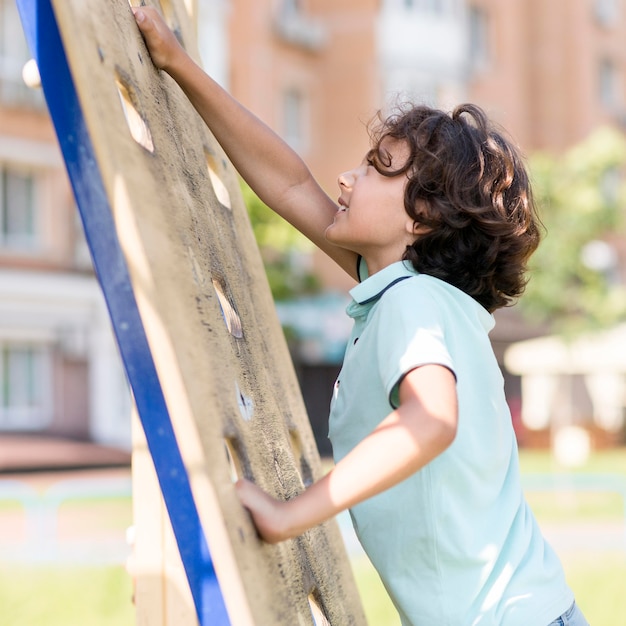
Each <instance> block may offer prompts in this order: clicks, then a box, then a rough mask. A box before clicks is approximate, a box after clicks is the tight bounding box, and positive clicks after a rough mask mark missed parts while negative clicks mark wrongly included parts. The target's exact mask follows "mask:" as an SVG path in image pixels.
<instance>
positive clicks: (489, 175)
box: [368, 104, 540, 312]
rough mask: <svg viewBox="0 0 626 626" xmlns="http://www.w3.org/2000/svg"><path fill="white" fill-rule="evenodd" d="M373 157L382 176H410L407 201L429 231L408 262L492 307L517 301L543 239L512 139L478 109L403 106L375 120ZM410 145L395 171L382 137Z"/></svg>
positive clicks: (418, 222) (420, 238)
mask: <svg viewBox="0 0 626 626" xmlns="http://www.w3.org/2000/svg"><path fill="white" fill-rule="evenodd" d="M370 134H371V136H372V146H373V148H372V150H370V152H369V155H368V159H369V161H370V162H371V163H372V164H373V165H374V167H376V169H377V170H378V171H379V172H380V173H381V174H383V175H385V176H398V175H402V174H405V175H406V176H407V178H408V180H407V184H406V188H405V195H404V206H405V210H406V212H407V213H408V215H409V216H410V217H412V218H413V220H414V221H415V224H416V225H419V226H421V227H422V232H421V233H420V234H419V236H418V237H417V238H416V240H415V242H414V243H413V245H411V246H407V249H406V251H405V253H404V256H403V259H404V260H408V261H411V263H412V264H413V266H414V267H415V269H416V270H417V271H418V272H421V273H423V274H429V275H431V276H435V277H437V278H440V279H442V280H445V281H446V282H448V283H450V284H451V285H454V286H455V287H457V288H459V289H461V290H462V291H464V292H465V293H467V294H469V295H470V296H472V297H473V298H474V299H475V300H477V301H478V302H479V303H480V304H481V305H483V306H484V307H485V308H486V309H487V310H488V311H490V312H492V311H494V310H495V309H498V308H500V307H503V306H507V305H510V304H512V302H513V300H514V299H515V298H516V297H517V296H519V295H521V294H522V293H523V291H524V288H525V286H526V283H527V278H526V265H527V262H528V259H529V257H530V255H531V254H532V253H533V252H534V250H535V249H536V248H537V246H538V244H539V240H540V222H539V219H538V217H537V214H536V208H535V204H534V201H533V197H532V190H531V186H530V180H529V176H528V173H527V171H526V168H525V165H524V163H523V160H522V157H521V155H520V153H519V151H518V150H517V148H516V147H515V146H514V145H513V143H512V142H511V141H510V140H508V139H506V138H505V137H504V134H503V133H502V132H501V131H500V130H498V129H496V127H495V126H494V125H493V124H491V123H490V122H489V120H488V119H487V116H486V115H485V113H484V112H483V110H482V109H480V108H479V107H478V106H476V105H473V104H462V105H460V106H458V107H456V108H455V109H454V110H453V111H452V113H450V114H448V113H445V112H443V111H439V110H437V109H432V108H430V107H427V106H412V107H410V108H406V107H403V108H400V109H399V110H398V111H397V112H395V113H393V114H392V115H390V116H389V117H387V118H386V119H385V120H381V119H380V118H379V122H378V124H377V125H376V126H374V125H370ZM387 137H388V138H392V139H396V140H403V141H406V142H407V145H408V147H409V150H410V156H409V157H408V159H407V161H406V163H404V164H403V165H402V167H400V168H395V169H390V165H391V163H390V161H389V158H388V156H389V155H388V154H386V153H385V151H384V150H383V149H382V148H381V143H382V141H383V140H384V139H385V138H387Z"/></svg>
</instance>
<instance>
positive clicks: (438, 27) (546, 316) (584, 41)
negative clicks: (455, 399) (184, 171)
mask: <svg viewBox="0 0 626 626" xmlns="http://www.w3.org/2000/svg"><path fill="white" fill-rule="evenodd" d="M151 4H155V5H159V4H161V8H162V9H163V10H164V11H165V12H167V11H168V10H171V5H170V3H169V2H167V1H165V0H164V1H163V2H162V3H159V2H158V1H157V0H155V1H154V2H152V3H151ZM188 6H189V8H190V10H191V11H193V13H194V14H195V16H196V17H197V24H198V42H199V49H200V53H201V57H202V62H203V64H204V67H205V69H206V70H207V71H208V72H209V73H210V74H211V75H212V76H213V77H214V78H216V79H217V80H218V81H219V82H220V83H221V84H223V85H224V86H225V87H226V88H227V89H228V90H229V91H230V92H231V93H232V94H233V95H234V96H235V97H236V98H238V99H239V100H240V101H241V102H242V103H243V104H244V105H245V106H247V107H248V108H250V109H251V110H252V111H253V112H255V113H256V114H257V115H258V116H259V117H261V118H262V119H263V120H264V121H265V122H266V123H268V124H269V125H270V126H271V127H272V128H274V130H276V131H277V132H278V133H279V134H280V135H281V136H283V137H284V138H285V139H286V140H287V141H288V142H289V143H290V144H291V145H292V146H293V147H294V148H295V149H296V150H297V151H298V152H299V153H300V154H301V156H302V157H303V158H304V159H305V161H307V163H308V164H309V166H310V167H311V169H312V171H313V173H314V174H315V175H316V177H317V178H318V179H319V181H320V182H321V184H322V186H323V187H324V188H325V189H326V190H327V191H328V193H329V194H330V195H331V197H336V196H337V195H338V187H337V184H336V179H337V176H338V174H339V173H341V172H343V171H345V170H348V169H350V168H352V167H353V166H354V165H355V164H357V163H359V162H360V160H361V159H362V157H363V154H364V153H365V151H366V150H367V148H368V135H367V132H366V126H367V123H368V121H369V120H371V119H372V118H373V117H374V116H375V115H376V114H377V112H378V111H383V112H387V111H389V110H390V109H392V108H393V107H394V105H396V104H398V103H402V102H405V101H408V100H410V101H417V102H424V103H427V104H430V105H435V106H438V107H440V108H443V109H450V108H452V107H453V106H454V105H455V104H458V103H461V102H467V101H469V102H475V103H477V104H479V105H480V106H482V107H483V108H484V109H485V110H486V111H487V113H488V114H489V115H490V117H491V118H492V119H493V120H495V121H496V122H498V123H499V124H501V125H502V126H503V127H504V128H505V129H506V130H507V131H508V133H509V134H510V135H511V136H512V137H513V139H514V140H515V141H516V142H517V143H518V144H519V145H520V147H521V149H522V151H523V153H524V154H525V155H526V158H527V161H528V164H529V168H530V171H531V175H532V178H533V182H534V188H535V195H536V199H537V201H538V203H539V206H540V211H541V217H542V220H543V222H544V224H545V227H546V231H547V236H546V238H545V240H544V242H543V243H542V245H541V246H540V249H539V251H538V252H537V253H536V255H535V257H534V259H533V262H532V278H531V281H530V283H529V286H528V289H527V293H526V294H525V296H524V297H523V298H522V300H521V302H520V303H519V304H517V305H516V306H514V307H511V308H508V309H505V310H503V311H499V312H498V313H497V314H496V319H497V324H496V327H495V329H494V331H493V332H492V334H491V339H492V343H493V346H494V350H495V353H496V355H497V357H498V361H499V363H500V366H501V368H502V372H503V375H504V379H505V384H506V393H507V398H508V401H509V405H510V407H511V412H512V418H513V421H514V426H515V429H516V432H517V434H518V440H519V444H520V448H521V457H522V468H523V470H524V472H525V480H526V487H527V493H528V497H529V500H531V504H532V505H533V507H534V508H535V510H536V511H537V514H538V516H539V518H540V522H541V523H542V527H544V529H545V530H546V534H548V535H549V538H550V539H551V540H552V541H553V543H555V544H556V547H557V550H559V552H560V553H561V554H562V556H563V557H564V561H565V563H566V567H567V569H568V574H569V575H570V577H571V580H570V582H571V583H572V585H573V586H574V585H575V586H576V591H577V593H578V594H579V596H581V595H582V599H581V602H580V603H581V604H582V605H583V609H585V610H586V611H587V612H588V613H589V618H590V621H591V622H592V623H593V624H597V625H599V626H611V625H612V624H615V625H620V626H623V624H624V623H626V600H625V598H624V597H623V589H624V585H626V460H625V456H626V455H625V454H624V446H625V444H626V434H625V433H626V431H625V426H624V416H625V415H626V385H625V382H626V230H625V228H624V225H625V222H624V218H625V214H626V187H625V178H624V174H625V172H626V170H625V167H626V44H625V42H626V1H625V0H550V1H549V2H545V1H544V0H506V1H504V0H379V1H375V0H190V1H189V2H188ZM29 58H30V54H29V52H28V49H27V46H26V43H25V40H24V36H23V34H22V28H21V23H20V20H19V15H18V12H17V8H16V4H15V0H0V472H1V473H0V615H2V616H3V617H1V618H0V621H1V622H2V623H3V624H46V625H53V624H55V623H56V622H55V621H53V617H51V615H56V616H57V617H58V619H59V622H58V623H64V624H66V625H67V624H70V623H73V622H72V621H71V619H72V617H71V616H74V617H78V618H81V617H82V621H80V623H82V624H85V623H89V624H99V623H103V624H104V623H111V624H113V623H116V624H130V623H133V622H132V605H131V603H130V596H131V593H132V590H131V585H130V581H129V580H128V576H127V575H126V573H125V572H124V568H123V564H124V560H125V558H126V556H127V555H128V553H129V550H130V547H129V545H128V543H127V540H126V536H125V532H126V528H127V527H128V526H130V525H131V524H132V514H131V506H130V479H129V476H130V470H129V466H130V448H131V427H130V413H131V401H130V394H129V391H128V388H127V384H126V381H125V377H124V374H123V370H122V367H121V364H120V361H119V357H118V352H117V348H116V345H115V342H114V339H113V335H112V332H111V329H110V325H109V321H108V315H107V312H106V308H105V305H104V302H103V299H102V296H101V294H100V291H99V287H98V284H97V281H96V279H95V277H94V274H93V269H92V265H91V260H90V256H89V250H88V248H87V245H86V243H85V240H84V236H83V232H82V226H81V224H80V218H79V216H78V212H77V210H76V206H75V203H74V200H73V196H72V193H71V189H70V186H69V183H68V180H67V178H66V174H65V170H64V165H63V160H62V157H61V155H60V152H59V150H58V147H57V144H56V139H55V135H54V130H53V127H52V124H51V122H50V120H49V117H48V115H47V111H46V106H45V102H44V99H43V96H42V93H41V91H40V90H38V89H36V88H34V89H33V88H31V87H29V86H27V83H28V84H33V83H36V71H35V70H34V68H33V67H32V63H29ZM242 190H243V193H244V196H245V198H246V201H247V205H248V207H249V211H250V216H251V220H252V222H253V226H254V229H255V233H256V235H257V240H258V242H259V246H260V248H261V251H262V254H263V258H264V260H265V262H266V269H267V273H268V277H269V280H270V284H271V287H272V291H273V293H274V296H275V299H276V302H277V308H278V311H279V316H280V318H281V321H282V323H283V326H284V329H285V335H286V337H287V341H288V343H289V346H290V349H291V353H292V356H293V361H294V366H295V368H296V371H297V374H298V377H299V380H300V382H301V388H302V393H303V396H304V399H305V403H306V405H307V408H308V411H309V416H310V419H311V422H312V425H313V428H314V432H315V435H316V440H317V443H318V447H319V449H320V453H321V454H322V455H324V456H327V455H329V454H330V447H329V443H328V440H327V436H326V435H327V432H326V419H327V412H328V404H329V401H330V392H331V389H332V384H333V382H334V379H335V377H336V375H337V373H338V370H339V365H340V362H341V358H342V355H343V349H344V347H345V342H346V340H347V337H348V334H349V330H350V323H349V320H348V318H347V317H346V316H345V314H344V309H345V306H346V304H347V302H348V299H347V294H346V292H347V290H348V289H349V288H350V287H351V286H352V282H351V281H350V279H349V278H348V277H347V276H345V275H343V274H342V273H341V271H340V270H337V269H336V268H335V267H333V266H332V264H331V263H330V262H329V261H327V260H326V259H325V258H324V257H323V256H321V255H318V254H316V252H315V251H314V250H313V249H312V248H311V247H310V246H308V245H307V242H305V241H303V240H302V239H301V238H300V237H299V236H298V235H297V234H296V233H295V232H293V230H292V229H291V228H290V227H289V226H287V225H285V224H283V223H281V222H279V221H277V220H276V218H274V216H273V215H272V214H271V213H270V212H269V210H268V209H267V208H266V207H264V206H263V205H262V203H261V202H260V201H259V200H258V199H257V198H256V197H255V196H254V194H253V193H252V192H251V191H250V190H249V189H248V188H246V187H245V185H242ZM100 526H102V528H101V527H100ZM87 531H90V532H91V535H90V534H89V532H87ZM103 546H104V547H103ZM361 558H362V557H361V556H358V558H357V557H355V559H356V560H357V561H359V563H361V561H360V559H361ZM59 568H60V569H59ZM84 568H87V570H85V569H84ZM85 571H88V572H89V576H86V575H85V574H84V572H85ZM19 572H22V573H23V581H22V579H21V578H20V574H19ZM60 572H62V574H61V573H60ZM358 572H359V573H358V577H359V584H362V585H366V586H368V585H370V584H372V585H374V586H376V584H377V583H376V580H375V577H372V576H371V573H370V572H369V570H368V569H367V565H363V566H362V567H361V566H359V569H358ZM63 576H67V577H68V578H67V579H64V578H63ZM102 577H105V578H104V579H103V578H102ZM105 579H106V580H105ZM86 580H91V581H97V582H96V584H95V587H96V588H97V589H98V592H100V591H102V592H103V594H104V595H103V597H102V598H100V596H98V598H97V599H94V598H92V597H91V596H90V593H91V591H88V590H86V589H84V588H82V587H80V584H83V585H84V583H85V581H86ZM38 583H39V584H40V586H41V587H42V588H44V587H45V588H46V589H48V590H50V589H52V590H53V591H52V594H51V595H52V596H54V600H55V601H56V604H55V605H54V607H55V608H50V607H51V606H52V605H50V606H48V607H47V608H46V606H47V605H45V603H44V604H43V605H41V604H40V606H39V609H36V610H35V609H32V607H33V606H34V605H33V603H32V601H31V600H30V598H32V595H33V588H34V585H36V584H38ZM73 585H79V586H78V587H76V589H78V591H76V592H75V593H72V594H71V597H72V600H71V601H70V600H65V599H62V598H64V597H65V596H64V594H63V592H61V589H65V590H67V589H74V587H73ZM366 588H367V589H369V587H366ZM90 589H91V588H90ZM3 590H4V591H3ZM105 591H106V593H105ZM20 594H22V595H20ZM49 595H50V594H49ZM364 597H366V598H368V601H369V598H370V597H371V598H374V597H378V596H377V595H376V594H374V593H369V592H368V591H366V592H364ZM81 598H82V599H84V600H85V608H78V607H79V606H82V605H77V604H76V603H77V602H79V599H81ZM51 601H52V600H51ZM376 603H378V600H376ZM94 605H95V606H100V607H101V608H100V609H99V610H98V611H96V613H94V615H96V614H97V615H99V616H100V617H98V618H96V617H92V616H91V614H89V615H90V618H89V620H87V621H85V611H88V610H89V609H88V608H86V607H87V606H89V607H93V606H94ZM104 606H106V607H109V608H102V607H104ZM381 606H382V608H381V609H380V611H381V613H379V614H378V613H375V611H378V610H379V609H378V608H377V607H378V604H376V607H374V608H369V607H368V611H371V612H370V613H369V615H370V621H371V624H372V625H374V626H384V625H386V624H396V623H397V622H396V621H393V619H394V618H393V617H389V615H390V614H391V613H389V610H388V607H387V606H386V605H385V600H384V598H383V599H382V600H381ZM3 607H4V608H3ZM27 607H31V609H32V611H34V613H33V612H32V611H31V613H27V611H28V610H31V609H28V608H27ZM606 607H610V608H612V609H613V610H612V611H608V610H607V609H606ZM65 609H67V613H64V612H63V611H64V610H65ZM24 611H26V613H25V612H24ZM37 611H39V612H37ZM120 611H121V613H120ZM601 611H606V612H605V613H601ZM616 612H617V616H616ZM109 614H111V615H112V616H113V617H111V618H110V619H111V620H112V621H102V622H100V621H97V619H101V617H102V615H109ZM5 615H8V617H6V619H5V617H4V616H5ZM592 615H593V616H594V617H595V619H591V617H592ZM102 619H109V618H102ZM76 623H79V622H78V621H77V622H76Z"/></svg>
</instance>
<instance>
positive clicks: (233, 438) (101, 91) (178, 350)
mask: <svg viewBox="0 0 626 626" xmlns="http://www.w3.org/2000/svg"><path fill="white" fill-rule="evenodd" d="M149 4H153V5H155V6H159V7H160V8H161V9H163V10H164V14H165V16H166V18H167V19H168V22H169V24H170V26H171V27H172V28H173V29H174V31H175V32H176V33H177V35H178V36H179V38H180V40H181V41H182V42H183V44H184V45H185V47H186V48H187V50H188V51H190V53H191V54H192V56H194V57H196V58H197V56H198V55H197V52H196V45H195V41H194V29H193V20H192V19H191V18H190V16H189V15H188V13H187V9H186V8H185V5H184V3H183V2H182V1H175V0H171V1H168V2H164V5H165V6H162V7H161V5H160V3H159V2H150V3H149ZM53 7H54V11H55V15H56V19H57V23H58V25H59V29H60V32H61V34H62V39H63V44H64V47H65V52H66V56H67V59H68V63H69V66H70V69H71V73H72V76H73V78H74V81H75V86H76V90H77V93H78V97H79V100H80V104H81V108H82V111H83V115H84V117H85V121H86V125H87V129H88V133H89V136H90V138H91V141H92V143H93V146H94V151H95V159H96V161H97V166H98V169H99V171H100V173H101V176H102V180H103V183H104V187H105V190H106V194H107V197H108V200H109V204H110V206H111V211H112V213H113V217H114V223H115V228H116V232H117V237H118V239H119V242H120V245H121V248H122V250H123V253H124V258H125V261H126V264H127V266H128V271H129V274H130V279H131V285H132V290H133V293H134V296H135V299H136V302H137V306H138V309H139V313H140V317H141V321H142V325H143V327H144V329H145V332H146V336H147V338H148V343H149V346H150V352H151V354H152V358H153V360H154V363H155V365H156V369H157V373H158V378H159V381H160V384H161V387H162V389H163V393H164V396H165V400H166V404H167V407H168V411H169V415H170V417H171V419H172V423H173V427H174V431H175V433H176V439H177V442H178V445H179V447H180V450H181V453H182V457H183V460H184V464H185V468H186V470H187V473H188V475H189V481H190V484H191V488H192V491H193V494H194V500H195V502H196V505H197V508H198V512H199V515H200V519H201V521H202V526H203V528H204V532H205V534H206V537H207V541H208V544H209V548H210V550H211V554H212V556H213V560H214V564H215V568H216V571H217V576H218V580H219V583H220V588H221V591H222V594H223V596H224V599H225V602H226V606H227V608H228V613H229V618H230V621H231V623H233V624H256V625H259V626H282V625H284V626H294V625H296V624H297V625H309V624H314V623H315V622H314V621H313V617H312V612H311V608H310V598H315V601H316V603H317V604H318V605H319V606H320V607H321V610H322V612H323V614H324V615H325V617H326V619H327V620H328V623H330V624H334V625H337V626H349V625H351V624H354V625H360V624H365V618H364V616H363V612H362V609H361V606H360V602H359V599H358V595H357V591H356V587H355V585H354V581H353V577H352V573H351V571H350V566H349V563H348V560H347V557H346V554H345V549H344V547H343V544H342V541H341V537H340V533H339V531H338V527H337V525H336V523H335V522H329V523H326V524H324V525H322V526H320V527H318V528H316V529H313V530H311V531H309V532H307V533H305V535H303V536H302V537H300V538H298V539H295V540H291V541H287V542H284V543H281V544H279V545H277V546H270V545H267V544H265V543H263V542H261V541H260V540H259V539H258V537H257V535H256V532H255V530H254V528H253V526H252V524H251V521H250V518H249V516H248V514H247V513H246V511H245V510H243V508H242V507H241V505H240V503H239V501H238V499H237V497H236V494H235V491H234V488H233V483H232V478H233V474H235V475H242V476H246V477H248V478H252V479H253V480H254V481H255V482H257V483H258V484H259V485H261V486H262V487H264V488H265V489H266V490H268V491H269V492H270V493H273V494H274V495H276V496H277V497H280V498H289V497H292V496H294V495H295V494H297V493H298V492H300V491H301V490H302V489H303V488H304V486H305V485H306V484H308V483H309V482H311V481H313V480H315V479H317V478H319V477H320V476H321V464H320V460H319V456H318V453H317V449H316V446H315V442H314V439H313V436H312V433H311V429H310V426H309V423H308V419H307V416H306V412H305V408H304V404H303V402H302V399H301V395H300V391H299V387H298V383H297V379H296V376H295V374H294V371H293V367H292V365H291V360H290V356H289V352H288V350H287V347H286V343H285V340H284V337H283V334H282V330H281V327H280V324H279V321H278V318H277V315H276V312H275V309H274V306H273V302H272V298H271V294H270V291H269V287H268V284H267V279H266V276H265V272H264V269H263V264H262V261H261V258H260V255H259V252H258V249H257V246H256V243H255V241H254V236H253V233H252V230H251V228H250V224H249V221H248V217H247V213H246V210H245V207H244V205H243V201H242V197H241V194H240V191H239V181H238V177H237V174H236V172H235V171H234V170H233V168H232V166H231V165H230V163H229V162H228V160H227V159H226V157H225V155H224V154H223V152H222V150H221V148H220V147H219V145H218V144H217V143H216V141H215V139H214V138H213V137H212V135H211V134H210V132H209V131H208V129H207V128H206V126H205V125H204V123H203V122H202V120H201V119H200V118H199V117H198V115H197V114H196V113H195V111H194V110H193V108H192V107H191V105H190V104H189V102H188V101H187V99H186V98H185V96H184V95H183V94H182V92H181V91H180V89H179V88H178V86H177V85H176V84H175V83H174V82H173V81H172V80H171V79H170V78H169V77H168V76H167V75H165V74H164V73H162V72H159V71H157V70H156V69H155V68H154V66H153V65H152V63H151V60H150V58H149V56H148V53H147V51H146V48H145V45H144V43H143V40H142V38H141V36H140V34H139V31H138V29H137V28H136V25H135V23H134V19H133V17H132V14H131V10H130V6H129V2H128V0H107V1H106V2H102V1H101V0H53ZM123 340H124V339H123V338H122V339H121V341H123ZM142 417H144V416H142ZM148 421H149V420H148ZM137 441H138V443H137V457H136V460H137V463H136V477H135V482H134V485H135V489H134V497H135V498H136V503H135V509H136V510H137V509H138V508H139V507H140V508H141V511H142V513H141V514H138V516H137V520H136V521H137V527H136V533H137V542H138V544H137V545H138V546H141V549H140V550H139V551H138V552H137V553H136V554H135V556H134V560H133V568H132V569H133V573H134V576H135V578H136V584H137V593H136V602H137V621H138V623H139V624H142V623H146V624H148V623H149V624H151V626H152V625H154V624H163V625H165V624H167V625H168V626H169V625H170V624H177V625H180V624H187V623H190V620H192V618H191V617H190V615H191V614H192V613H190V611H189V606H188V605H189V601H190V596H189V594H188V593H187V592H186V591H184V590H183V591H182V592H180V593H178V592H174V591H171V590H170V591H166V589H167V588H168V586H169V587H171V589H178V588H179V587H180V580H181V578H180V572H181V565H180V559H178V560H177V559H176V555H174V556H172V555H171V554H172V545H173V544H172V541H171V538H170V536H171V530H170V529H169V528H168V525H167V523H166V522H167V520H166V519H165V520H163V514H162V512H163V508H162V506H163V505H162V503H160V502H159V501H155V500H157V498H155V494H156V493H158V491H157V490H156V489H155V481H156V479H155V477H154V475H151V471H152V470H151V468H150V465H149V463H147V461H146V456H145V455H146V447H145V443H142V442H143V439H142V438H141V437H139V438H138V439H137ZM227 450H228V453H227ZM229 456H230V458H229ZM139 503H140V504H139ZM151 512H152V513H151ZM151 550H154V551H155V552H154V553H153V554H152V557H151V556H150V554H151ZM154 554H158V555H160V556H159V557H158V558H153V557H154ZM144 557H145V560H144V561H143V562H142V559H143V558H144ZM151 559H152V562H151ZM155 569H156V570H157V571H156V572H155V571H154V570H155ZM155 576H156V579H155ZM165 596H167V601H166V600H165V599H164V598H165ZM177 603H179V604H180V606H177ZM317 623H318V624H319V623H320V620H319V619H318V620H317Z"/></svg>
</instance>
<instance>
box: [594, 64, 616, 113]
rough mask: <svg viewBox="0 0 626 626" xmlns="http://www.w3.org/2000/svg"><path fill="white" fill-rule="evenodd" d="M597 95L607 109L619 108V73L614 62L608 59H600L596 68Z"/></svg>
mask: <svg viewBox="0 0 626 626" xmlns="http://www.w3.org/2000/svg"><path fill="white" fill-rule="evenodd" d="M598 92H599V93H598V96H599V98H600V102H601V103H602V104H603V105H604V106H605V107H606V108H608V109H611V110H614V109H617V108H619V106H620V104H621V98H620V95H619V74H618V71H617V67H616V66H615V63H613V61H611V60H610V59H603V60H602V61H600V65H599V68H598Z"/></svg>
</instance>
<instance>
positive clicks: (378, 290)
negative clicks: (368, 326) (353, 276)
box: [350, 261, 418, 305]
mask: <svg viewBox="0 0 626 626" xmlns="http://www.w3.org/2000/svg"><path fill="white" fill-rule="evenodd" d="M417 275H418V272H417V271H415V269H413V266H412V265H411V263H410V262H409V261H398V262H396V263H392V264H391V265H388V266H387V267H385V268H383V269H382V270H380V271H378V272H376V274H373V275H372V276H368V277H367V278H366V279H365V280H364V281H363V282H362V283H359V284H358V285H357V286H356V287H353V288H352V289H351V290H350V295H351V296H352V299H353V300H354V301H355V302H356V303H357V304H360V305H364V304H368V303H370V302H375V301H376V300H378V299H379V298H380V297H381V296H382V295H383V294H384V293H385V291H387V289H389V288H390V287H391V286H393V285H395V284H396V283H397V282H398V281H401V280H404V279H405V278H411V277H412V276H417Z"/></svg>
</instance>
